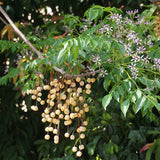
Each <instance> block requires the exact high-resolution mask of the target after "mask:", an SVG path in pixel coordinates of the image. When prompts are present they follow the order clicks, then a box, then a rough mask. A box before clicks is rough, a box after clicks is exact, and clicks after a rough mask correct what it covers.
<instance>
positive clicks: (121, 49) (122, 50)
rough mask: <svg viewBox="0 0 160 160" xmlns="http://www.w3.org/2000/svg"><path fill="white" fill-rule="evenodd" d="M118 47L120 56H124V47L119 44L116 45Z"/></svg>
mask: <svg viewBox="0 0 160 160" xmlns="http://www.w3.org/2000/svg"><path fill="white" fill-rule="evenodd" d="M118 47H119V50H120V51H121V54H122V55H124V54H125V48H124V45H123V44H121V43H118Z"/></svg>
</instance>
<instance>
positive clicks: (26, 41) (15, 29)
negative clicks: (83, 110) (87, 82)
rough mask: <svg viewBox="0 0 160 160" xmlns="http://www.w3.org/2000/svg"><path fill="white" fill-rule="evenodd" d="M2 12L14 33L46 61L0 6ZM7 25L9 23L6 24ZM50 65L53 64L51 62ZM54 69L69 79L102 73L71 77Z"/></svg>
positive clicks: (55, 68) (56, 68)
mask: <svg viewBox="0 0 160 160" xmlns="http://www.w3.org/2000/svg"><path fill="white" fill-rule="evenodd" d="M0 12H1V13H2V14H3V16H4V17H5V18H6V19H7V21H8V22H9V24H10V25H11V26H12V28H13V29H14V31H15V32H16V33H17V34H18V35H19V36H20V37H21V38H22V39H23V40H24V42H25V43H26V44H27V45H28V46H29V47H30V48H31V49H32V51H33V52H35V53H36V54H37V56H38V57H39V58H41V59H44V58H45V57H44V56H43V55H42V53H41V52H39V51H38V50H37V49H36V48H35V47H34V46H33V45H32V43H31V42H30V41H29V40H28V39H27V38H26V37H25V35H24V34H23V33H22V32H21V31H20V30H19V29H18V28H17V27H16V25H15V24H14V23H13V21H12V20H11V19H10V17H9V16H8V15H7V13H6V12H5V11H4V10H3V8H2V7H1V6H0ZM0 19H1V20H2V21H3V18H1V17H0ZM6 23H7V22H6ZM50 65H52V64H51V62H50ZM53 69H54V70H55V71H57V72H59V73H61V74H62V75H63V76H65V77H67V78H75V77H85V76H90V75H93V74H96V73H99V72H101V70H97V71H94V72H86V73H83V74H80V75H70V74H67V73H66V72H65V71H64V70H63V69H60V68H58V67H56V66H53Z"/></svg>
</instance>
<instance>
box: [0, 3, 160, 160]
mask: <svg viewBox="0 0 160 160" xmlns="http://www.w3.org/2000/svg"><path fill="white" fill-rule="evenodd" d="M13 3H14V5H13ZM80 3H81V6H82V5H83V6H84V7H79V4H80ZM141 3H145V4H147V3H149V2H148V1H136V2H133V1H126V3H124V1H112V2H111V6H116V7H118V8H120V7H121V5H124V4H125V5H124V10H128V9H133V10H134V9H135V8H140V7H139V5H140V4H141ZM64 4H65V5H64ZM92 4H97V5H103V6H104V7H107V6H108V2H104V1H83V2H80V1H74V3H73V2H72V3H71V2H70V1H69V0H68V1H65V3H64V1H54V3H52V2H51V1H44V2H42V1H38V0H36V1H32V3H30V1H7V2H5V1H4V8H5V9H6V11H7V12H8V14H9V15H10V16H11V18H12V19H13V20H14V21H15V22H18V21H19V22H18V23H17V25H18V27H19V28H20V29H21V30H22V31H23V33H24V34H25V35H27V37H28V39H29V40H30V41H31V42H32V43H33V44H34V45H35V46H36V48H38V49H39V50H41V51H42V52H43V53H44V54H45V55H46V58H45V59H44V60H39V59H36V56H35V55H34V54H33V53H32V51H31V50H30V49H29V47H28V46H26V44H24V43H23V42H22V41H21V40H19V41H18V43H15V42H12V41H8V40H7V39H8V38H7V35H6V34H5V35H4V37H3V40H1V41H0V49H1V53H0V64H1V66H0V67H1V69H0V74H1V78H0V84H1V88H0V89H1V91H0V125H1V127H0V136H1V139H0V153H1V154H0V159H4V160H9V159H11V158H12V159H13V160H14V159H19V160H23V159H24V160H28V159H40V160H41V159H43V160H47V159H48V160H49V159H53V160H67V159H68V160H72V159H77V158H76V157H75V155H74V154H72V151H71V146H72V145H73V144H72V142H71V141H69V140H66V139H61V141H60V144H58V145H55V144H54V143H53V141H52V140H51V141H45V140H44V139H43V137H44V134H45V132H44V128H45V125H44V124H42V123H41V118H40V117H41V113H42V110H43V109H40V110H39V111H38V112H33V111H31V110H30V106H31V103H32V101H31V99H30V96H29V95H27V94H24V91H27V89H29V88H33V87H34V86H35V81H36V78H37V73H38V71H39V69H40V71H41V72H42V73H44V71H45V69H46V68H45V67H46V66H48V63H49V61H51V62H52V64H53V65H58V66H59V67H64V69H66V68H67V67H66V66H64V64H63V60H64V59H65V61H66V62H68V63H70V65H71V64H74V63H76V65H77V66H81V64H83V65H84V66H85V67H86V66H87V65H86V62H88V63H90V64H91V66H90V67H92V69H95V70H96V69H98V68H104V69H106V70H107V74H108V75H107V76H106V75H104V76H105V78H103V77H102V78H99V79H98V80H97V81H96V83H95V84H94V86H93V89H92V94H91V96H90V112H89V113H88V115H87V117H88V119H87V120H88V121H89V126H88V127H87V133H86V139H85V142H84V143H85V146H86V147H85V150H84V152H83V156H82V158H78V159H90V160H92V159H96V160H101V159H102V160H107V159H113V160H116V159H117V160H120V159H122V160H123V159H126V160H134V159H135V160H138V159H145V158H146V160H149V159H157V160H158V158H159V157H158V155H159V153H160V151H159V149H160V147H159V146H160V142H159V134H160V132H159V108H160V106H159V88H160V82H159V71H158V70H156V71H153V73H152V72H150V70H149V71H146V72H144V76H140V77H139V78H138V79H137V80H134V78H132V77H131V73H130V72H129V70H127V69H126V68H127V66H125V67H124V68H125V69H126V70H127V72H128V74H129V75H130V76H128V74H127V72H124V73H123V72H121V69H122V68H119V66H118V65H117V63H118V61H119V60H121V59H119V55H123V56H124V49H125V48H124V46H123V45H124V44H123V45H122V42H117V41H116V40H114V38H113V37H111V38H112V40H113V41H112V42H110V41H109V38H110V37H108V39H107V38H106V39H105V38H104V37H103V36H102V35H100V33H98V34H97V32H96V31H97V30H99V29H100V28H101V27H102V26H103V25H104V24H105V23H106V22H108V21H107V19H104V21H103V22H102V23H99V20H100V19H103V18H104V16H103V12H104V15H108V13H111V12H114V13H122V11H121V10H118V9H116V8H112V9H111V10H110V9H109V8H108V10H107V8H106V10H107V11H109V12H105V11H104V10H105V9H104V8H102V7H93V8H91V9H90V10H88V11H87V12H85V10H86V9H88V8H90V7H91V6H92ZM126 4H127V5H126ZM70 5H72V7H71V6H70ZM45 6H50V7H51V8H52V10H54V11H55V6H59V11H58V12H59V13H61V15H60V16H63V15H65V14H68V13H74V15H75V16H71V15H66V16H65V19H63V18H60V19H58V20H55V19H54V18H55V17H57V16H58V13H55V15H56V16H46V15H40V13H39V11H38V12H36V10H39V9H40V8H43V7H45ZM24 7H25V10H24ZM129 7H130V8H129ZM15 8H16V9H15ZM82 8H84V10H82ZM142 10H144V8H142ZM142 10H141V11H142ZM97 11H98V12H97ZM99 11H100V12H99ZM155 11H156V7H154V5H151V6H150V8H149V10H146V11H144V12H143V13H142V16H143V14H145V15H146V13H148V17H147V19H146V20H148V21H150V22H151V23H152V24H153V15H154V13H155ZM56 12H57V11H56ZM84 12H85V16H86V17H85V18H86V19H88V20H89V22H90V21H92V20H93V21H94V23H96V24H97V25H96V26H93V25H89V24H88V22H86V21H82V18H79V17H78V16H82V15H83V14H84ZM23 13H24V16H22V14H23ZM28 13H31V15H32V18H31V19H33V20H34V23H33V24H32V23H28V24H27V25H25V23H24V22H26V21H27V22H29V20H28ZM62 13H63V14H62ZM97 13H98V14H97ZM123 14H125V11H124V12H123ZM142 16H141V17H142ZM46 19H49V20H48V21H47V20H46ZM20 22H23V23H20ZM32 22H33V21H32ZM53 22H55V23H53ZM64 22H65V24H67V25H68V28H66V27H65V26H64ZM84 25H88V30H86V31H85V29H84ZM110 25H113V26H112V27H113V28H114V27H115V26H116V25H115V24H114V23H111V24H110ZM1 27H2V28H3V27H4V24H1ZM129 27H130V26H129ZM141 27H142V29H145V28H147V26H143V25H142V26H141ZM151 28H153V27H151ZM66 29H67V32H69V33H70V35H71V36H68V37H64V38H61V37H63V35H62V34H63V33H65V32H66ZM147 29H148V30H149V31H150V33H151V35H152V41H153V42H154V45H153V47H152V48H150V49H148V50H149V53H148V54H149V55H150V57H151V62H150V64H149V65H153V60H154V58H160V57H159V52H160V48H159V41H158V40H157V39H156V36H155V35H154V32H153V30H150V28H149V27H148V28H147ZM133 30H135V31H138V30H139V28H137V30H136V28H134V27H133ZM81 31H82V34H79V33H80V32H81ZM103 34H104V33H103ZM139 34H140V32H139ZM146 34H148V32H147V33H146ZM59 35H61V37H57V36H59ZM144 36H145V35H141V38H142V39H143V40H144ZM14 37H15V38H16V35H14ZM46 37H47V38H46ZM106 37H107V36H106ZM57 38H58V39H57ZM102 38H104V39H102ZM65 46H66V48H65ZM104 46H105V47H104ZM106 46H108V49H107V52H108V53H110V55H111V57H107V58H112V55H113V52H117V51H118V57H117V58H118V59H116V58H115V61H114V62H113V63H107V65H106V63H102V66H100V67H99V66H98V65H96V63H95V62H94V60H93V61H92V62H94V63H92V62H91V59H92V58H94V57H93V56H94V55H97V53H98V54H99V55H100V58H101V59H103V55H104V53H105V52H106ZM133 48H134V46H133ZM72 52H74V53H75V54H74V56H72V54H71V53H72ZM53 53H54V55H53ZM86 53H90V54H89V55H88V54H86ZM24 56H25V58H24ZM123 56H122V59H123ZM30 57H32V59H30ZM79 57H80V58H79ZM77 58H78V60H77ZM105 58H106V57H105ZM128 61H130V59H126V61H124V62H127V63H128ZM8 62H9V65H7V63H8ZM116 65H117V68H116V67H115V66H116ZM120 65H121V64H120ZM7 66H9V67H8V68H7ZM39 66H43V67H39ZM8 69H9V70H8ZM49 69H51V68H48V70H49ZM143 69H144V68H143ZM149 69H150V68H149ZM142 71H144V70H142ZM75 72H76V73H77V72H78V71H77V70H76V71H75ZM6 73H7V74H6ZM140 73H143V72H140ZM145 74H146V75H147V76H146V75H145ZM45 76H46V78H48V77H47V76H48V75H47V74H46V75H45ZM135 84H136V85H138V88H136V85H135ZM146 88H149V89H152V90H145V89H146ZM122 91H124V94H123V92H122ZM128 95H129V96H128ZM145 96H147V97H149V99H148V100H145V103H144V102H143V101H142V100H143V99H144V97H145ZM134 97H136V100H134ZM124 98H126V99H124ZM119 100H121V103H119ZM135 101H136V102H135ZM24 102H25V103H24ZM129 102H130V103H131V105H130V106H132V107H130V108H129V110H128V107H127V106H129V104H128V103H129ZM134 103H135V104H136V105H135V107H134ZM102 104H103V105H102ZM124 108H127V109H124ZM135 113H136V114H135ZM124 115H125V116H124ZM62 130H63V128H62ZM152 142H154V143H153V144H154V145H152V147H151V148H150V149H149V150H148V151H147V154H145V152H142V153H140V152H139V151H140V149H141V148H142V147H143V146H144V145H145V144H146V143H152ZM154 153H155V154H154Z"/></svg>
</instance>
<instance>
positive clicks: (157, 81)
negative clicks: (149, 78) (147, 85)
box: [154, 79, 160, 88]
mask: <svg viewBox="0 0 160 160" xmlns="http://www.w3.org/2000/svg"><path fill="white" fill-rule="evenodd" d="M154 82H155V84H156V86H157V87H158V88H160V81H159V80H158V79H156V80H155V81H154Z"/></svg>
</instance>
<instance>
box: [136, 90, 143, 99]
mask: <svg viewBox="0 0 160 160" xmlns="http://www.w3.org/2000/svg"><path fill="white" fill-rule="evenodd" d="M136 95H137V98H140V97H141V96H142V91H141V90H139V89H138V90H137V91H136Z"/></svg>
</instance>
